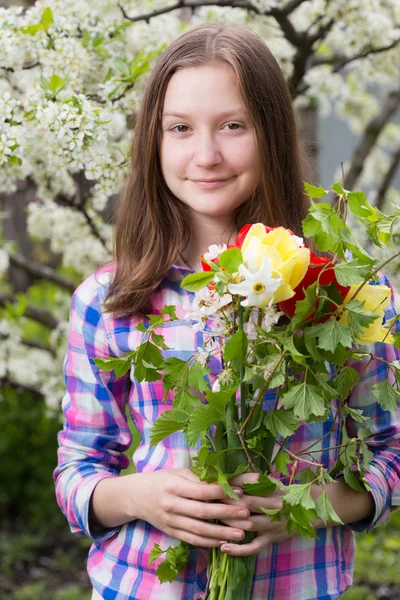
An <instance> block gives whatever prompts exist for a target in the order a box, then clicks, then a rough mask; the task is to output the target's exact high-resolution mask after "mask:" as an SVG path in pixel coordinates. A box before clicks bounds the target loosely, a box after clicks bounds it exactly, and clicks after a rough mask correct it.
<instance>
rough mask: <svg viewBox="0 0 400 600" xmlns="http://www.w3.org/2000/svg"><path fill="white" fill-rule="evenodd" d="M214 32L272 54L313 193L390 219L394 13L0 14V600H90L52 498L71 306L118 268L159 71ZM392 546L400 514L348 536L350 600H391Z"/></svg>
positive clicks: (334, 1)
mask: <svg viewBox="0 0 400 600" xmlns="http://www.w3.org/2000/svg"><path fill="white" fill-rule="evenodd" d="M206 21H217V22H222V23H237V24H242V25H246V26H248V27H250V28H252V29H254V30H255V31H256V32H257V33H258V34H259V35H261V36H262V37H263V38H264V39H265V40H266V42H267V44H268V45H269V47H270V48H271V50H272V52H273V53H274V55H275V56H276V58H277V60H278V61H279V63H280V64H281V66H282V69H283V70H284V72H285V75H286V77H287V80H288V82H289V85H290V88H291V91H292V95H293V101H294V105H295V109H296V116H297V121H298V126H299V130H300V132H301V136H302V139H303V142H304V145H305V147H306V148H307V151H308V154H309V157H310V161H311V163H312V166H313V172H314V176H313V181H312V183H314V184H321V185H323V186H324V187H325V188H327V189H328V188H329V187H330V186H331V184H332V183H333V182H334V181H341V183H342V184H343V186H344V187H345V188H346V189H348V190H353V191H358V190H364V191H365V192H366V193H367V195H368V199H369V201H370V202H371V203H372V204H374V205H375V206H377V207H378V208H379V209H380V210H382V211H383V212H385V213H387V214H390V213H391V210H392V204H393V203H394V204H400V181H399V179H400V177H399V163H400V118H399V112H400V111H399V105H400V86H399V81H400V77H399V75H400V4H399V2H398V0H363V1H361V0H285V1H283V0H252V1H251V2H250V1H249V2H243V1H235V0H232V1H231V2H229V1H226V0H221V1H219V2H218V1H215V2H212V1H210V0H208V1H207V0H206V1H203V2H201V1H200V0H198V1H194V0H192V1H189V0H188V1H185V0H182V1H181V2H174V1H173V0H121V1H120V2H118V0H54V1H51V0H38V1H37V2H28V1H25V2H24V1H23V0H18V1H17V2H11V1H10V2H6V1H0V598H8V599H10V600H82V599H83V600H86V599H89V597H90V592H89V589H90V586H89V584H88V579H87V576H86V571H85V563H86V556H87V551H88V548H89V546H90V542H89V540H86V539H85V538H82V537H78V536H73V535H72V534H71V533H70V531H69V528H68V525H67V523H66V521H65V519H64V517H63V516H62V514H61V512H60V510H59V509H58V506H57V504H56V501H55V495H54V485H53V481H52V472H53V469H54V467H55V464H56V450H57V440H56V434H57V432H58V430H59V429H60V427H61V425H62V419H61V410H60V404H61V399H62V396H63V393H64V384H63V376H62V364H63V360H64V355H65V350H66V334H67V328H68V310H69V303H70V298H71V294H72V292H73V290H74V289H75V287H76V286H77V285H78V284H79V283H80V282H81V281H82V280H83V279H84V278H85V277H86V276H87V275H89V274H90V273H91V272H92V271H93V270H94V269H95V268H96V267H97V266H98V265H99V264H102V263H103V262H106V261H107V260H108V259H109V258H110V256H111V247H112V244H111V240H112V207H113V204H114V202H115V200H116V198H118V194H119V192H120V189H121V185H122V182H123V179H124V176H125V174H126V170H127V165H128V153H129V144H130V140H131V136H132V135H133V134H134V127H135V115H136V113H137V110H138V107H139V106H140V100H141V96H142V92H143V88H144V85H145V83H146V80H147V78H148V75H149V72H150V71H151V68H152V65H153V64H154V62H155V61H156V60H157V57H158V55H159V54H160V52H162V51H163V49H164V48H165V47H166V45H168V44H169V43H170V42H171V41H172V40H173V39H175V38H176V37H177V36H178V35H179V34H180V33H181V32H183V31H185V30H186V29H187V28H190V27H193V26H196V25H198V24H200V23H204V22H206ZM354 231H355V233H356V234H357V227H356V224H354ZM358 235H359V238H360V241H362V243H364V244H368V241H367V240H364V239H363V237H362V236H363V233H362V232H361V231H360V232H358ZM398 271H399V269H398V266H396V265H391V266H390V268H388V270H387V272H388V274H389V275H390V277H391V280H392V283H393V284H394V286H395V288H396V289H400V277H399V274H398ZM130 469H132V470H133V469H134V466H133V465H132V466H131V467H130ZM399 534H400V512H399V511H396V512H394V513H393V515H392V519H391V522H390V523H389V524H388V525H385V526H384V527H380V528H377V529H376V530H375V531H373V532H371V533H368V534H360V535H358V552H357V562H356V569H355V582H354V586H353V587H352V588H351V589H350V590H349V591H348V592H346V594H345V598H346V600H355V599H358V600H375V599H390V600H396V598H400V569H399V568H398V565H399V560H400V535H399Z"/></svg>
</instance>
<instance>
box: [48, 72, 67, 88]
mask: <svg viewBox="0 0 400 600" xmlns="http://www.w3.org/2000/svg"><path fill="white" fill-rule="evenodd" d="M63 85H64V79H61V77H59V76H58V75H52V76H51V79H50V81H49V90H51V91H52V92H56V91H57V90H58V89H59V88H61V87H62V86H63Z"/></svg>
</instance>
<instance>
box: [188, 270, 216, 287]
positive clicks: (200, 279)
mask: <svg viewBox="0 0 400 600" xmlns="http://www.w3.org/2000/svg"><path fill="white" fill-rule="evenodd" d="M213 279H214V273H213V272H209V271H207V272H206V271H205V272H204V273H191V274H190V275H187V276H186V277H185V279H184V280H183V281H182V282H181V287H182V288H184V289H185V290H189V292H197V291H198V290H201V289H202V288H203V287H206V285H208V284H209V283H210V282H211V281H212V280H213Z"/></svg>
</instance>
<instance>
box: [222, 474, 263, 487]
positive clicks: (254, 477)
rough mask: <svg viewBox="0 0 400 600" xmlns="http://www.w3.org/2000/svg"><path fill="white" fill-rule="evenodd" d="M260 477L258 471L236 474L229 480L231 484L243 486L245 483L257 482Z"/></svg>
mask: <svg viewBox="0 0 400 600" xmlns="http://www.w3.org/2000/svg"><path fill="white" fill-rule="evenodd" d="M258 478H259V474H258V473H243V474H242V475H236V477H232V479H230V480H229V483H230V484H231V485H237V486H238V487H242V485H243V484H244V483H256V482H257V481H258Z"/></svg>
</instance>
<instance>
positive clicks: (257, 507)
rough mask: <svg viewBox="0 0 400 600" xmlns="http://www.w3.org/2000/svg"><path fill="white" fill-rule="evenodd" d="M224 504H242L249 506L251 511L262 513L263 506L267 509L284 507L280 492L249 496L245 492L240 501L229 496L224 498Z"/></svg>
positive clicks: (245, 506)
mask: <svg viewBox="0 0 400 600" xmlns="http://www.w3.org/2000/svg"><path fill="white" fill-rule="evenodd" d="M224 504H229V505H231V506H232V505H236V506H241V507H243V508H247V509H248V510H249V511H250V512H251V513H260V514H262V510H261V507H262V508H267V509H274V508H282V496H281V495H278V494H276V495H273V494H271V495H270V496H247V495H246V494H244V495H243V496H242V497H241V498H240V500H239V501H237V500H231V499H230V498H228V499H227V500H224Z"/></svg>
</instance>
